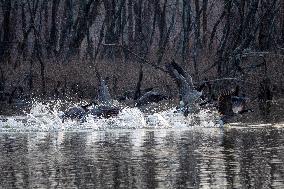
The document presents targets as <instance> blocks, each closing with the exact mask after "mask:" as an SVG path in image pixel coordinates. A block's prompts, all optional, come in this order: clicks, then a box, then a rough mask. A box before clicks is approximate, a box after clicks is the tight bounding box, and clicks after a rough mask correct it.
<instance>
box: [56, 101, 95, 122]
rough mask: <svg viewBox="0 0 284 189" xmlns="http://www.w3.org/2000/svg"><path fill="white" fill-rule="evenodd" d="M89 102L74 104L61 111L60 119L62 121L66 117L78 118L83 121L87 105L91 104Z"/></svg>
mask: <svg viewBox="0 0 284 189" xmlns="http://www.w3.org/2000/svg"><path fill="white" fill-rule="evenodd" d="M91 105H92V103H91V104H87V105H84V106H76V107H72V108H70V109H68V110H67V111H66V112H64V113H63V115H62V116H60V118H61V119H62V122H63V123H64V121H65V120H66V119H71V120H78V121H82V122H83V121H85V118H86V115H87V113H88V111H89V110H88V107H89V106H91Z"/></svg>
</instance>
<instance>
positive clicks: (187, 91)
mask: <svg viewBox="0 0 284 189" xmlns="http://www.w3.org/2000/svg"><path fill="white" fill-rule="evenodd" d="M166 68H167V70H168V73H169V74H170V76H171V77H172V78H173V79H174V81H175V82H176V84H177V86H178V89H179V99H180V105H179V107H178V109H179V110H182V111H183V112H184V115H185V116H187V115H188V113H189V106H192V105H194V104H195V102H196V101H197V100H198V99H199V98H200V96H201V95H202V92H200V91H198V90H196V89H195V88H194V85H193V82H192V78H191V76H190V75H189V74H188V73H186V72H185V71H184V69H182V67H180V66H179V65H178V64H177V63H176V62H175V61H172V62H171V63H170V64H167V65H166Z"/></svg>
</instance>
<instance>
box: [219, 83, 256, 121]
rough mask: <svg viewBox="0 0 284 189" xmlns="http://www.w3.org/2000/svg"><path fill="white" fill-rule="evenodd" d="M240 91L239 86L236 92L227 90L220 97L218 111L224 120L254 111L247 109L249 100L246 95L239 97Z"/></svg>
mask: <svg viewBox="0 0 284 189" xmlns="http://www.w3.org/2000/svg"><path fill="white" fill-rule="evenodd" d="M239 90H240V88H239V86H238V85H237V86H236V88H235V89H234V90H230V91H228V90H225V91H222V92H221V94H220V95H219V97H218V107H217V109H218V112H219V113H220V115H221V117H222V118H228V117H231V116H234V115H236V114H243V113H246V112H252V111H253V110H251V109H245V108H246V104H247V102H248V101H249V98H247V97H246V96H245V95H242V96H239Z"/></svg>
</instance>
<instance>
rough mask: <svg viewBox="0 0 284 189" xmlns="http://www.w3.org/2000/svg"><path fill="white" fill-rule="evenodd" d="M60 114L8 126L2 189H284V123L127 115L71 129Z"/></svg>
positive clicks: (42, 111) (1, 131) (34, 115)
mask: <svg viewBox="0 0 284 189" xmlns="http://www.w3.org/2000/svg"><path fill="white" fill-rule="evenodd" d="M56 114H57V112H56V111H55V110H53V111H49V108H48V107H46V106H43V105H42V104H41V105H37V106H35V107H33V108H32V111H31V113H29V114H27V115H25V116H7V117H4V116H3V117H2V118H1V119H0V120H1V121H0V169H1V172H0V188H147V189H148V188H284V124H283V123H282V124H280V123H279V124H262V125H261V124H256V125H246V124H231V125H225V126H221V125H219V124H218V123H217V122H216V120H213V118H214V115H215V114H214V113H210V112H208V111H203V112H200V113H198V114H197V115H195V116H191V117H189V118H188V119H185V118H183V116H178V115H177V114H174V113H173V112H171V111H168V112H161V113H159V114H152V115H151V116H145V115H143V114H142V113H141V112H139V111H138V110H137V109H126V110H124V111H123V112H122V113H121V115H120V116H119V117H117V118H115V119H109V120H103V119H102V120H96V121H94V120H93V119H92V120H87V123H81V124H79V123H78V122H67V123H64V124H63V123H61V121H60V119H58V118H57V115H56ZM193 120H194V121H193Z"/></svg>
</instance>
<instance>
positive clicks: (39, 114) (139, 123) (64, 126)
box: [0, 101, 220, 132]
mask: <svg viewBox="0 0 284 189" xmlns="http://www.w3.org/2000/svg"><path fill="white" fill-rule="evenodd" d="M75 105H76V104H70V107H72V106H75ZM61 106H62V104H61V102H60V101H57V102H52V101H50V102H48V103H46V102H45V103H43V102H40V101H34V102H33V103H32V108H31V110H30V112H29V113H26V115H24V116H8V117H0V132H52V131H56V132H59V131H94V130H107V129H170V128H174V129H177V128H178V129H182V128H190V127H219V126H220V125H218V124H217V123H216V119H217V118H218V116H217V114H216V112H214V111H211V110H207V109H204V110H200V111H199V112H197V113H195V114H190V115H189V116H188V117H184V116H183V114H182V113H178V112H176V110H175V108H170V109H168V110H165V111H161V112H156V113H152V114H151V113H149V114H145V113H143V112H141V111H140V110H139V109H138V108H130V107H125V108H123V109H122V110H121V112H120V113H119V115H118V116H116V117H112V118H109V119H98V118H97V119H94V118H93V117H92V116H90V115H89V116H87V117H86V122H83V123H80V122H78V121H72V120H66V121H65V122H64V123H62V120H61V118H60V115H62V112H61V111H60V107H61Z"/></svg>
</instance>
